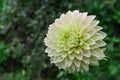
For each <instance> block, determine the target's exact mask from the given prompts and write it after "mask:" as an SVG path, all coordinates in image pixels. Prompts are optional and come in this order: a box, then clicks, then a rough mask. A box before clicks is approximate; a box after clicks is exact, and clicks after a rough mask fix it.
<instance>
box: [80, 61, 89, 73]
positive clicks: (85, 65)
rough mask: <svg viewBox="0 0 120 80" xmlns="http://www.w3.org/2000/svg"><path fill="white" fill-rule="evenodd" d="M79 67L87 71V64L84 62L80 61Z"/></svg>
mask: <svg viewBox="0 0 120 80" xmlns="http://www.w3.org/2000/svg"><path fill="white" fill-rule="evenodd" d="M81 67H82V68H83V69H84V71H89V65H88V64H85V63H84V62H81Z"/></svg>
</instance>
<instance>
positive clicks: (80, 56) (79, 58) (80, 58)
mask: <svg viewBox="0 0 120 80" xmlns="http://www.w3.org/2000/svg"><path fill="white" fill-rule="evenodd" d="M75 57H76V58H77V59H78V60H82V58H83V55H82V54H77V55H75Z"/></svg>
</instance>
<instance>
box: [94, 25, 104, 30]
mask: <svg viewBox="0 0 120 80" xmlns="http://www.w3.org/2000/svg"><path fill="white" fill-rule="evenodd" d="M102 29H103V28H102V27H100V26H96V27H95V30H96V31H100V30H102Z"/></svg>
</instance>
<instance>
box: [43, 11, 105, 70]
mask: <svg viewBox="0 0 120 80" xmlns="http://www.w3.org/2000/svg"><path fill="white" fill-rule="evenodd" d="M94 19H95V16H94V15H90V16H87V13H86V12H83V13H81V12H79V11H78V10H75V11H73V12H71V11H68V12H67V13H66V14H62V15H61V16H60V18H59V19H56V20H55V22H54V23H53V24H51V25H50V26H49V30H48V33H47V37H46V38H45V40H44V42H45V45H46V46H47V48H46V50H45V52H46V53H48V56H49V57H50V61H51V63H54V64H55V65H56V66H57V67H58V68H59V69H64V70H66V71H68V72H74V71H77V72H84V71H88V70H89V65H94V66H98V65H99V62H98V61H99V60H102V59H105V57H106V56H105V55H104V51H105V48H103V46H105V45H106V43H105V42H104V41H103V39H104V38H105V37H106V34H105V33H104V32H102V31H101V29H102V27H100V26H97V24H98V23H99V21H98V20H94Z"/></svg>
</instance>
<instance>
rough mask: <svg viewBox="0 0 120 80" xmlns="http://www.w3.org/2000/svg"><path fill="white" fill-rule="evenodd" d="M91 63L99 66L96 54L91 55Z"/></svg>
mask: <svg viewBox="0 0 120 80" xmlns="http://www.w3.org/2000/svg"><path fill="white" fill-rule="evenodd" d="M90 65H93V66H99V63H98V59H97V58H96V57H94V56H91V57H90Z"/></svg>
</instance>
